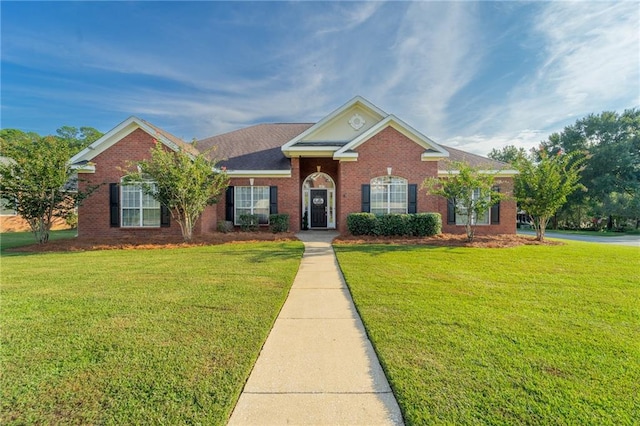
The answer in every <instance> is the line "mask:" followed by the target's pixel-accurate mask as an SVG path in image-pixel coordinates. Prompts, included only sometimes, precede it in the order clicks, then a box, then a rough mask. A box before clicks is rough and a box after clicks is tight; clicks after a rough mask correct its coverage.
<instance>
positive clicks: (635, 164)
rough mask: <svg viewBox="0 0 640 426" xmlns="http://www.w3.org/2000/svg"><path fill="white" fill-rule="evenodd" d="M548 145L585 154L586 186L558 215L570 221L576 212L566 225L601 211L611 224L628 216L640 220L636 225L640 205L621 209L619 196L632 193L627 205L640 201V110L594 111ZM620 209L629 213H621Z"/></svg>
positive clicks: (581, 156) (551, 148) (549, 150)
mask: <svg viewBox="0 0 640 426" xmlns="http://www.w3.org/2000/svg"><path fill="white" fill-rule="evenodd" d="M543 148H544V150H545V151H546V152H547V153H548V154H550V155H552V156H553V155H554V154H557V153H560V152H565V153H576V154H575V157H574V161H578V160H580V159H584V160H583V161H584V166H585V168H584V171H583V172H582V174H581V178H580V183H581V184H582V185H584V187H585V188H587V191H586V192H583V191H576V192H574V193H573V194H572V195H570V196H569V197H568V199H567V204H566V206H565V207H564V208H563V209H562V210H561V212H560V213H559V215H560V216H561V218H562V219H565V221H566V219H567V218H573V221H572V222H573V223H571V222H569V221H567V222H569V223H565V225H568V226H570V227H580V226H581V225H582V223H583V222H584V221H585V220H586V219H587V217H588V216H590V215H596V214H598V215H602V216H604V217H605V218H607V219H608V220H607V222H608V223H607V225H608V227H609V228H612V227H614V222H615V218H616V217H618V218H619V219H620V222H621V223H620V224H622V222H625V221H627V220H635V222H636V226H637V225H638V223H640V210H633V209H622V208H621V206H620V205H618V204H619V203H618V202H617V201H623V200H629V199H630V202H628V203H626V204H627V205H630V206H633V205H638V204H640V110H638V109H630V110H626V111H624V112H623V113H622V114H618V113H616V112H610V111H605V112H602V113H601V114H598V115H594V114H590V115H588V116H587V117H584V118H582V119H580V120H577V121H576V123H575V124H573V125H571V126H567V127H565V128H564V130H563V131H562V132H560V133H554V134H552V135H551V136H549V139H548V140H547V141H545V142H543ZM621 211H624V212H625V216H620V215H617V214H616V212H621ZM578 213H581V214H578Z"/></svg>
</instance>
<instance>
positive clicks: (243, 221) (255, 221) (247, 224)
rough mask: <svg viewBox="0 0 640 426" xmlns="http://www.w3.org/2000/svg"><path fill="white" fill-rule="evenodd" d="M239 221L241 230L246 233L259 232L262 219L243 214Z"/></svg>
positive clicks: (254, 215) (253, 215)
mask: <svg viewBox="0 0 640 426" xmlns="http://www.w3.org/2000/svg"><path fill="white" fill-rule="evenodd" d="M239 219H240V229H242V230H243V231H245V232H253V231H257V230H258V226H260V222H259V221H260V217H259V216H258V215H257V214H241V215H240V217H239Z"/></svg>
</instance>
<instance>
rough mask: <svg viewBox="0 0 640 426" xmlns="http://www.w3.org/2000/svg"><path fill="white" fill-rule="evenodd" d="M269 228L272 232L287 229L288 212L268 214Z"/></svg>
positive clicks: (285, 230)
mask: <svg viewBox="0 0 640 426" xmlns="http://www.w3.org/2000/svg"><path fill="white" fill-rule="evenodd" d="M269 229H270V230H271V232H273V233H274V234H277V233H278V232H288V231H289V215H288V214H272V215H269Z"/></svg>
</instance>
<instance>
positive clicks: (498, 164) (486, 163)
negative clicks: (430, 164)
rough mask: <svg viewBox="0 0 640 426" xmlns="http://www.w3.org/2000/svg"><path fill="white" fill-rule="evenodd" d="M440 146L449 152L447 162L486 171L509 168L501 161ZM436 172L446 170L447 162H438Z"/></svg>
mask: <svg viewBox="0 0 640 426" xmlns="http://www.w3.org/2000/svg"><path fill="white" fill-rule="evenodd" d="M440 146H441V147H443V148H444V149H446V150H447V151H449V161H460V162H465V163H468V164H469V165H470V166H471V167H475V168H479V169H486V170H501V169H505V168H508V167H509V165H508V164H507V163H503V162H502V161H496V160H492V159H491V158H487V157H483V156H481V155H476V154H472V153H470V152H466V151H461V150H459V149H456V148H451V147H450V146H445V145H440ZM438 170H443V171H444V170H448V166H447V162H446V161H438Z"/></svg>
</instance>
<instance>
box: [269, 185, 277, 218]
mask: <svg viewBox="0 0 640 426" xmlns="http://www.w3.org/2000/svg"><path fill="white" fill-rule="evenodd" d="M269 214H278V187H277V186H270V187H269Z"/></svg>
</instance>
